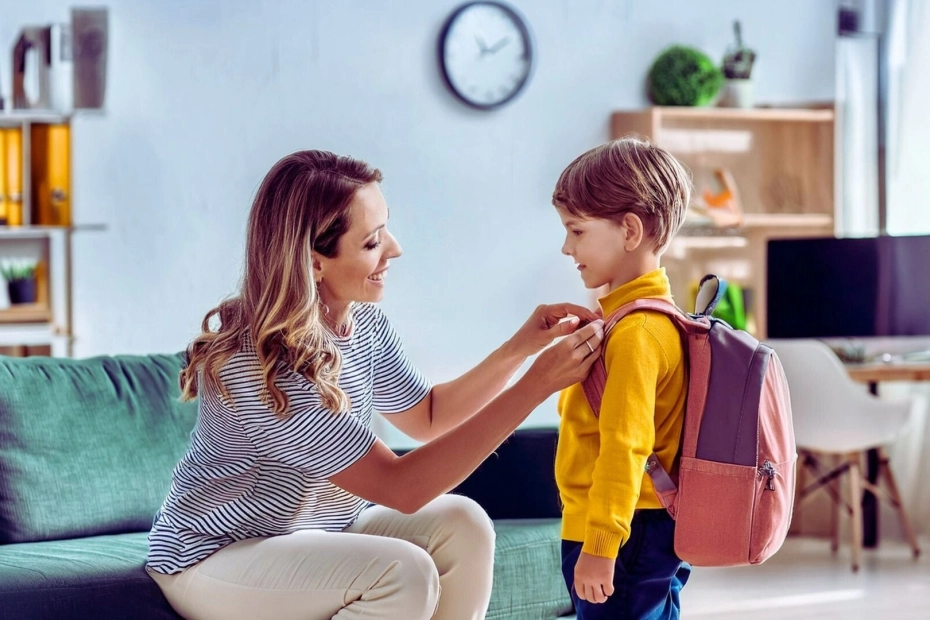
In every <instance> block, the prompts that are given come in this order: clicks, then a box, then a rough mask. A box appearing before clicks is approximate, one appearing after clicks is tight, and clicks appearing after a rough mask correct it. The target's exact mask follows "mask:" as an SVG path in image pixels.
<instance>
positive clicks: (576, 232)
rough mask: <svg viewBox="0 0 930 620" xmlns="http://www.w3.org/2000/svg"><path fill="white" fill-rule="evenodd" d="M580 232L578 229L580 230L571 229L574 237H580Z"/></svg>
mask: <svg viewBox="0 0 930 620" xmlns="http://www.w3.org/2000/svg"><path fill="white" fill-rule="evenodd" d="M581 233H582V231H580V230H573V231H572V234H573V235H575V236H576V237H580V236H581Z"/></svg>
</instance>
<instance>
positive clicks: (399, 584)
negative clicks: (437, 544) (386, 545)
mask: <svg viewBox="0 0 930 620" xmlns="http://www.w3.org/2000/svg"><path fill="white" fill-rule="evenodd" d="M392 556H393V557H392V562H391V565H390V567H389V568H388V571H387V572H388V573H393V575H391V576H388V575H385V576H384V577H386V579H382V580H379V581H381V584H380V585H381V587H385V588H386V589H387V590H388V591H389V592H388V594H389V595H391V596H392V597H394V598H396V600H397V601H398V607H399V608H400V609H403V610H404V614H405V617H409V618H420V617H422V618H429V617H431V616H432V615H433V613H434V612H435V611H436V607H437V606H438V605H439V595H440V587H439V571H438V570H437V568H436V564H435V563H434V562H433V559H432V558H431V557H430V555H429V554H428V553H427V552H426V551H424V550H423V549H421V548H420V547H417V546H416V545H413V544H408V545H404V546H403V547H401V548H399V549H397V551H396V553H393V554H392Z"/></svg>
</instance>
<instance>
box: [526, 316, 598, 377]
mask: <svg viewBox="0 0 930 620" xmlns="http://www.w3.org/2000/svg"><path fill="white" fill-rule="evenodd" d="M603 339H604V321H603V320H602V319H596V320H594V321H591V322H590V323H588V324H587V325H585V326H584V327H582V328H580V329H577V330H576V331H575V332H574V333H573V334H571V335H569V336H565V337H564V338H562V340H560V341H559V342H558V343H556V344H554V345H553V346H551V347H549V348H548V349H546V350H545V351H543V352H542V353H540V354H539V357H537V358H536V361H534V362H533V365H532V366H530V369H529V370H527V371H526V374H525V375H524V376H523V379H524V380H526V381H529V382H531V385H533V386H534V387H536V388H538V389H544V390H545V391H546V394H547V395H548V394H552V393H554V392H557V391H559V390H561V389H564V388H567V387H568V386H570V385H573V384H575V383H578V382H579V381H582V380H584V378H585V377H587V376H588V372H589V371H590V370H591V365H592V364H593V363H594V362H595V360H597V358H598V357H600V354H601V342H602V340H603Z"/></svg>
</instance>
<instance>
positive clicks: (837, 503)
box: [830, 472, 848, 555]
mask: <svg viewBox="0 0 930 620" xmlns="http://www.w3.org/2000/svg"><path fill="white" fill-rule="evenodd" d="M847 473H848V472H847ZM831 484H832V483H831ZM842 488H843V487H842V486H840V489H842ZM830 504H831V505H830V507H831V510H830V551H831V552H832V553H833V554H834V555H836V552H837V551H838V550H839V548H840V511H841V510H843V499H842V495H840V499H838V500H837V499H835V498H834V499H833V501H832V502H830Z"/></svg>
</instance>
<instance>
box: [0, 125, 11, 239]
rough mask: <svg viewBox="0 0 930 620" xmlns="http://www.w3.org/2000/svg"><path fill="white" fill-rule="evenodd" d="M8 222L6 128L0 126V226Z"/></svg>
mask: <svg viewBox="0 0 930 620" xmlns="http://www.w3.org/2000/svg"><path fill="white" fill-rule="evenodd" d="M7 224H9V207H8V206H7V191H6V129H4V128H2V127H0V226H6V225H7Z"/></svg>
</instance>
